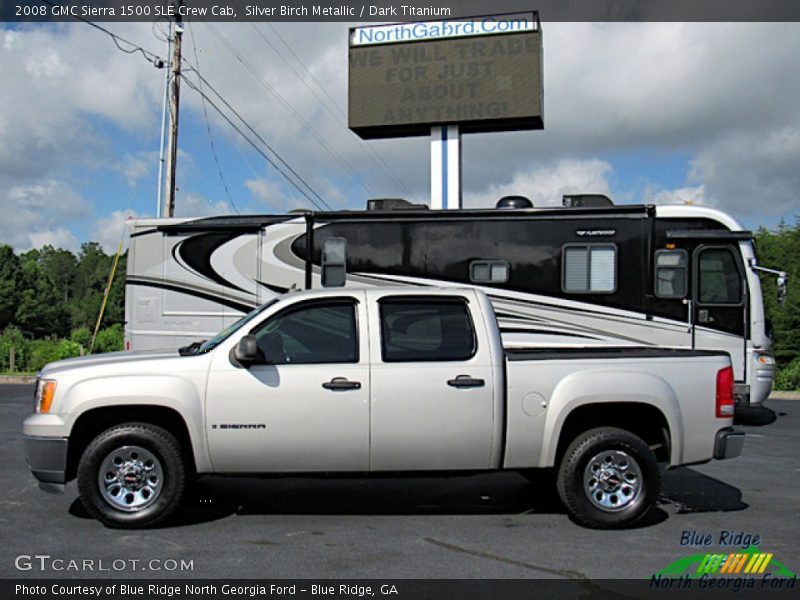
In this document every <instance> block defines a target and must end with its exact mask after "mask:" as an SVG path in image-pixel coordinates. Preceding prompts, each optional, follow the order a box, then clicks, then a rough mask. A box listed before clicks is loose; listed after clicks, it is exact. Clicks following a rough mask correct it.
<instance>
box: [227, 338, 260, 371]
mask: <svg viewBox="0 0 800 600" xmlns="http://www.w3.org/2000/svg"><path fill="white" fill-rule="evenodd" d="M258 354H259V352H258V343H257V342H256V336H254V335H246V336H244V337H243V338H242V339H240V340H239V343H238V344H236V346H235V347H234V349H233V357H234V358H235V359H236V360H237V361H238V362H240V363H241V364H242V366H243V367H245V368H247V367H249V366H250V365H252V364H253V363H254V362H256V361H258Z"/></svg>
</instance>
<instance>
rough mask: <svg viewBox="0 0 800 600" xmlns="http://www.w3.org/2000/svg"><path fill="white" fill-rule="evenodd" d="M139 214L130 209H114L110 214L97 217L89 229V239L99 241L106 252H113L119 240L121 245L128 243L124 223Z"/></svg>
mask: <svg viewBox="0 0 800 600" xmlns="http://www.w3.org/2000/svg"><path fill="white" fill-rule="evenodd" d="M138 216H141V215H139V214H138V213H137V212H136V211H134V210H131V209H126V210H115V211H114V212H112V213H111V214H108V215H106V216H105V217H101V218H99V219H97V220H96V221H95V223H94V225H92V229H91V231H90V234H89V235H90V237H91V240H92V241H94V242H99V243H100V245H101V246H102V247H103V252H105V253H106V254H114V253H116V251H117V248H118V247H119V242H120V240H122V241H123V247H126V246H127V245H128V228H127V227H126V226H125V223H126V222H127V221H128V220H129V219H134V218H136V217H138Z"/></svg>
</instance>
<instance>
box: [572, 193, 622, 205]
mask: <svg viewBox="0 0 800 600" xmlns="http://www.w3.org/2000/svg"><path fill="white" fill-rule="evenodd" d="M562 204H563V206H564V207H565V208H592V207H595V208H596V207H601V206H614V203H613V202H612V201H611V198H609V197H608V196H606V195H604V194H570V195H569V196H564V198H563V200H562Z"/></svg>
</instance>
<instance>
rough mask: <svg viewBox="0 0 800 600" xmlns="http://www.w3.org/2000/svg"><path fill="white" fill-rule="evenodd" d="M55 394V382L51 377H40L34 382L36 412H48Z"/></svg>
mask: <svg viewBox="0 0 800 600" xmlns="http://www.w3.org/2000/svg"><path fill="white" fill-rule="evenodd" d="M55 395H56V382H55V381H54V380H52V379H40V380H39V381H38V382H37V383H36V400H35V403H34V409H35V410H36V412H40V413H49V412H50V405H51V404H52V403H53V396H55Z"/></svg>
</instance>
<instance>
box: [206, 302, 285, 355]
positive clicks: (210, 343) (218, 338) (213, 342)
mask: <svg viewBox="0 0 800 600" xmlns="http://www.w3.org/2000/svg"><path fill="white" fill-rule="evenodd" d="M277 301H278V299H277V298H273V299H272V300H270V301H269V302H267V303H266V304H262V305H261V306H259V307H258V308H256V309H255V310H252V311H250V312H249V313H247V314H246V315H245V316H243V317H242V318H241V319H239V320H238V321H236V322H235V323H234V324H233V325H230V326H228V327H226V328H225V329H223V330H222V331H220V332H219V333H218V334H217V335H215V336H214V337H213V338H211V339H210V340H206V341H205V342H203V343H202V344H201V345H200V347H199V348H198V349H197V352H196V354H205V353H206V352H209V351H210V350H213V349H214V348H216V347H217V346H218V345H219V344H221V343H222V342H224V341H225V340H226V339H228V338H229V337H230V336H231V335H233V334H234V333H236V332H237V331H239V329H241V328H242V327H244V326H245V325H247V324H248V323H249V322H250V321H252V320H253V319H255V318H256V317H257V316H258V315H260V314H261V313H262V312H264V310H266V309H267V308H269V307H270V306H272V305H273V304H275V303H276V302H277Z"/></svg>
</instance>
